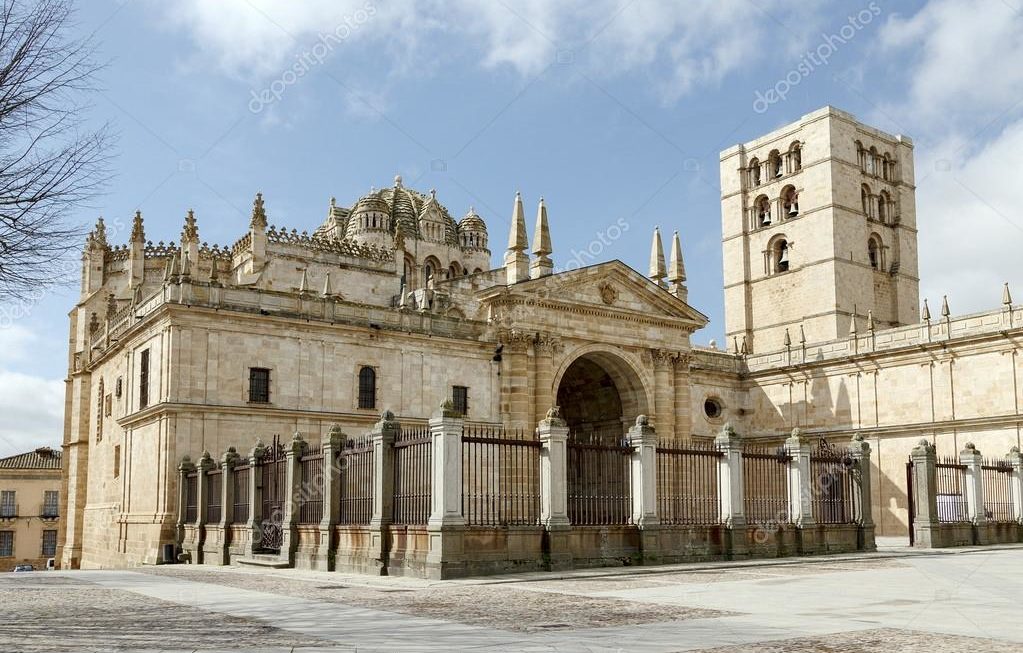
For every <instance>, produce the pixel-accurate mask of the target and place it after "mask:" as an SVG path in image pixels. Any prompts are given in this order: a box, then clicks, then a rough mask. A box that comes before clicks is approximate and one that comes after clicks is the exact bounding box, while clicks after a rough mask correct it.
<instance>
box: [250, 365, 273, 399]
mask: <svg viewBox="0 0 1023 653" xmlns="http://www.w3.org/2000/svg"><path fill="white" fill-rule="evenodd" d="M249 401H250V402H252V403H257V404H267V403H270V370H268V369H266V368H265V367H250V368H249Z"/></svg>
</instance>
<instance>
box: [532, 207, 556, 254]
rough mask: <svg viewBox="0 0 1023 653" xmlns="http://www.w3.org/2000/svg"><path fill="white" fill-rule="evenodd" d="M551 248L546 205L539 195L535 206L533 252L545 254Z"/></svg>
mask: <svg viewBox="0 0 1023 653" xmlns="http://www.w3.org/2000/svg"><path fill="white" fill-rule="evenodd" d="M552 251H554V250H553V249H551V229H550V226H549V225H548V224H547V207H546V206H545V205H544V203H543V197H540V204H539V206H537V207H536V228H535V229H534V230H533V253H534V254H536V255H537V256H547V255H548V254H550V253H551V252H552Z"/></svg>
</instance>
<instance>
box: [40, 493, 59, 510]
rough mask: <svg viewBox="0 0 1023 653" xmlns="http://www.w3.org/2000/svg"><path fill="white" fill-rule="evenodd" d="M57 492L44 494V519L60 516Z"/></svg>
mask: <svg viewBox="0 0 1023 653" xmlns="http://www.w3.org/2000/svg"><path fill="white" fill-rule="evenodd" d="M57 497H58V494H57V491H56V490H47V491H46V492H45V493H44V494H43V517H56V516H57V515H59V514H60V513H59V510H60V509H59V508H58V505H57Z"/></svg>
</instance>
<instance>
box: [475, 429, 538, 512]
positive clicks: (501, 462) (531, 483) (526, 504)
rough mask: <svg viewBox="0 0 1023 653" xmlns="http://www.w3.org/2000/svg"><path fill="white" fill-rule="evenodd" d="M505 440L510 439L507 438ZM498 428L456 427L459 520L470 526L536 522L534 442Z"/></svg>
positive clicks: (535, 442) (535, 450) (535, 441)
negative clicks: (459, 448) (459, 466)
mask: <svg viewBox="0 0 1023 653" xmlns="http://www.w3.org/2000/svg"><path fill="white" fill-rule="evenodd" d="M509 436H511V437H509ZM530 436H531V437H529V438H527V437H525V434H523V433H522V432H521V431H517V432H514V433H508V432H506V431H505V430H504V429H503V428H502V427H501V426H500V425H490V424H466V425H465V426H464V427H463V428H462V516H463V517H465V521H466V523H467V524H470V525H484V526H509V525H529V524H538V523H539V521H540V448H541V447H540V440H539V439H538V438H537V437H536V435H535V434H530Z"/></svg>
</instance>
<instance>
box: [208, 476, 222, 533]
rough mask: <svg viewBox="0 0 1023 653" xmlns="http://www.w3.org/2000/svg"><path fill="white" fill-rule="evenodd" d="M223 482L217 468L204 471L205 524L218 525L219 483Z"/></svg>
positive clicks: (219, 512)
mask: <svg viewBox="0 0 1023 653" xmlns="http://www.w3.org/2000/svg"><path fill="white" fill-rule="evenodd" d="M223 480H224V476H223V474H221V472H220V468H219V467H214V468H213V469H210V470H207V471H206V484H207V489H206V523H207V524H218V523H220V514H221V503H222V501H221V497H222V495H221V488H222V485H221V483H222V482H223Z"/></svg>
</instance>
